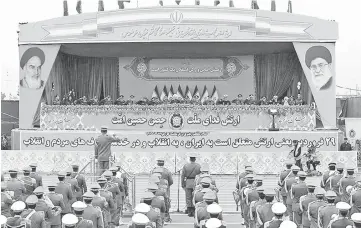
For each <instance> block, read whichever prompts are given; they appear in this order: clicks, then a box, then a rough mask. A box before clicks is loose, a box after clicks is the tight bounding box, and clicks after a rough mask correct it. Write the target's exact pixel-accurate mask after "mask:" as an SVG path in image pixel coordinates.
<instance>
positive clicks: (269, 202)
mask: <svg viewBox="0 0 361 228" xmlns="http://www.w3.org/2000/svg"><path fill="white" fill-rule="evenodd" d="M264 194H265V196H266V197H265V198H266V203H265V204H263V205H261V206H259V207H258V208H257V209H256V213H257V223H258V227H260V228H264V224H265V223H266V222H268V221H271V220H272V218H273V212H272V206H273V201H274V198H275V195H276V193H275V191H274V190H273V189H266V190H265V191H264Z"/></svg>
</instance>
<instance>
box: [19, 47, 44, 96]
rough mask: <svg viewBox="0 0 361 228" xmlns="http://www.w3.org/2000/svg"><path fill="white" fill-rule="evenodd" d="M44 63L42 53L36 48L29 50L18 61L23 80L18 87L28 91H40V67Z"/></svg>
mask: <svg viewBox="0 0 361 228" xmlns="http://www.w3.org/2000/svg"><path fill="white" fill-rule="evenodd" d="M44 62H45V54H44V52H43V51H42V50H41V49H40V48H37V47H32V48H29V49H28V50H26V51H25V52H24V54H23V55H22V56H21V59H20V67H21V69H22V70H23V78H22V79H21V80H20V86H21V87H23V88H29V89H41V88H43V86H44V81H43V80H42V79H41V67H42V66H43V64H44Z"/></svg>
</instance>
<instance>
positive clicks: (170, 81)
mask: <svg viewBox="0 0 361 228" xmlns="http://www.w3.org/2000/svg"><path fill="white" fill-rule="evenodd" d="M129 85H131V86H129ZM156 86H157V89H158V94H159V96H160V95H161V94H162V91H163V90H165V92H166V93H169V91H172V93H177V92H178V91H179V90H180V91H181V93H183V95H185V93H187V87H188V90H189V91H190V93H191V94H192V95H194V94H195V93H196V92H197V91H198V92H199V95H200V96H202V95H203V92H205V91H207V93H208V95H209V96H211V95H212V93H213V92H214V91H217V94H218V95H219V96H220V97H221V96H223V95H224V94H227V95H228V96H229V97H230V98H232V99H234V98H235V97H237V95H238V94H242V95H243V96H244V97H245V96H248V95H249V94H255V80H254V57H253V55H249V56H238V57H220V58H205V59H200V58H196V59H195V58H184V59H177V58H175V59H159V58H134V57H124V58H119V91H120V94H122V95H124V96H125V98H126V99H128V98H129V96H131V95H134V96H136V99H137V98H141V97H148V98H149V97H150V96H152V94H153V91H154V88H155V87H156ZM196 87H197V88H196ZM166 95H168V94H166Z"/></svg>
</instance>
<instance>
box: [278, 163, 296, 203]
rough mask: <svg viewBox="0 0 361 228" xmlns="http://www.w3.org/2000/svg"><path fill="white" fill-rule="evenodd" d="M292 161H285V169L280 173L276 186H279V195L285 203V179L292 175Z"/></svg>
mask: <svg viewBox="0 0 361 228" xmlns="http://www.w3.org/2000/svg"><path fill="white" fill-rule="evenodd" d="M293 164H294V162H293V161H292V160H288V161H286V169H285V170H283V171H282V172H281V174H280V179H279V180H278V186H279V188H280V195H281V196H282V200H283V204H285V205H286V201H287V192H286V190H285V181H286V179H288V178H289V177H292V175H293V173H292V170H291V167H292V165H293Z"/></svg>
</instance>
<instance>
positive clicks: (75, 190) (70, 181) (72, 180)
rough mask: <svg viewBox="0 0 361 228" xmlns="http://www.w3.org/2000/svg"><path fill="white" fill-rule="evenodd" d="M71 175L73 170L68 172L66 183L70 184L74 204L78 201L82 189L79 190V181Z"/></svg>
mask: <svg viewBox="0 0 361 228" xmlns="http://www.w3.org/2000/svg"><path fill="white" fill-rule="evenodd" d="M71 173H72V171H71V170H68V171H67V176H66V177H65V180H64V181H65V183H68V184H69V185H70V189H71V191H72V193H73V200H72V203H74V202H75V201H76V200H77V198H76V197H77V196H79V193H80V188H79V185H78V181H77V180H76V179H75V178H73V177H71Z"/></svg>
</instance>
